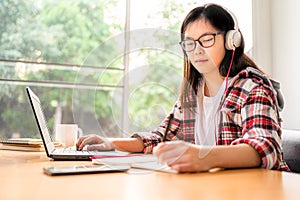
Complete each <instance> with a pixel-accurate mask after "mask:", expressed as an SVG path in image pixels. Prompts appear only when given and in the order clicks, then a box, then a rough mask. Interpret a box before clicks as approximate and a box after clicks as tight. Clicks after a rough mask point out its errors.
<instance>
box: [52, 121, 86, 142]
mask: <svg viewBox="0 0 300 200" xmlns="http://www.w3.org/2000/svg"><path fill="white" fill-rule="evenodd" d="M81 136H82V130H81V128H79V127H78V125H77V124H58V125H57V126H56V127H55V140H56V141H58V142H60V143H61V144H62V145H63V146H64V147H72V146H75V145H76V141H77V139H78V137H81Z"/></svg>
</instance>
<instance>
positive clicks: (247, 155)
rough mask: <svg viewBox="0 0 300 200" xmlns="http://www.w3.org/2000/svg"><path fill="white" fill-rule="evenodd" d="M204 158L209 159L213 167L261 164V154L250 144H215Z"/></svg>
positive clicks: (242, 166) (257, 165) (243, 166)
mask: <svg viewBox="0 0 300 200" xmlns="http://www.w3.org/2000/svg"><path fill="white" fill-rule="evenodd" d="M203 159H208V162H210V163H211V166H212V168H216V167H221V168H246V167H259V166H260V165H261V159H260V156H259V154H258V153H257V151H256V150H255V149H254V148H252V147H251V146H250V145H248V144H238V145H230V146H222V145H220V146H215V147H213V148H212V149H211V151H210V152H209V153H208V156H207V157H206V158H203Z"/></svg>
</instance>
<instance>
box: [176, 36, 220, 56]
mask: <svg viewBox="0 0 300 200" xmlns="http://www.w3.org/2000/svg"><path fill="white" fill-rule="evenodd" d="M224 33H225V31H219V32H217V33H208V34H204V35H201V36H200V37H199V38H198V39H197V40H193V39H187V40H182V41H180V42H179V44H180V46H181V48H182V49H183V50H184V51H185V52H191V51H194V50H195V49H196V46H197V43H196V42H198V43H199V44H200V46H201V47H203V48H209V47H212V46H214V45H215V43H216V36H217V35H221V34H224ZM208 35H211V36H213V39H214V42H213V43H212V44H211V45H209V46H203V44H202V42H201V41H200V39H201V38H202V37H205V36H208ZM186 41H193V42H194V47H193V48H192V49H191V50H188V51H187V50H186V49H185V48H184V45H183V43H184V42H186Z"/></svg>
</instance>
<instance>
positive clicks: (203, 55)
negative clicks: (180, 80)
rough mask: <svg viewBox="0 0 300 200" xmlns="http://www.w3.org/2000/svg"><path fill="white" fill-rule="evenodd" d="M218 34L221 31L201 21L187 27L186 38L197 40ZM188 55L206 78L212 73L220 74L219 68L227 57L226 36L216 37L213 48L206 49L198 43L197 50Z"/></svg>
mask: <svg viewBox="0 0 300 200" xmlns="http://www.w3.org/2000/svg"><path fill="white" fill-rule="evenodd" d="M218 32H219V30H216V29H215V28H214V27H213V26H212V25H211V24H210V23H209V22H208V21H205V19H200V20H197V21H195V22H192V23H190V24H189V25H188V26H187V28H186V31H185V34H184V36H185V38H186V39H187V38H188V39H193V40H197V39H199V38H200V37H201V36H203V35H206V34H214V33H218ZM186 53H187V56H188V59H189V60H190V62H191V63H192V64H193V66H194V67H195V68H196V69H197V70H198V71H199V72H200V73H201V74H203V75H204V76H206V75H208V74H211V73H218V74H219V67H220V64H221V62H222V60H223V58H224V56H225V47H224V34H219V35H216V36H215V43H214V45H213V46H211V47H208V48H204V47H202V46H200V44H199V42H196V48H195V49H194V50H192V51H190V52H186Z"/></svg>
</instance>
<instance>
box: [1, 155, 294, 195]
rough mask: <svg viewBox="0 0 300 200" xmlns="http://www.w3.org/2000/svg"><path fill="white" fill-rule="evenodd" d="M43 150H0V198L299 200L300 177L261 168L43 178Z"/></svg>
mask: <svg viewBox="0 0 300 200" xmlns="http://www.w3.org/2000/svg"><path fill="white" fill-rule="evenodd" d="M75 164H87V165H91V162H89V161H52V160H50V159H49V158H47V157H46V155H45V152H18V151H6V150H1V151H0V180H1V186H0V199H1V200H2V199H3V200H6V199H8V200H11V199H22V200H23V199H25V200H26V199H43V200H45V199H53V200H54V199H55V200H56V199H72V200H74V199H110V200H111V199H118V200H119V199H130V200H134V199H138V200H139V199H151V200H153V199H163V200H168V199H170V200H171V199H172V200H175V199H187V200H191V199H209V200H211V199H222V200H226V199H230V200H234V199H238V200H245V199H246V200H247V199H255V200H258V199H272V200H277V199H299V198H300V189H298V188H299V183H300V175H299V174H295V173H287V172H279V171H274V170H265V169H239V170H223V171H217V172H213V173H212V172H206V173H185V174H169V173H164V172H153V171H146V170H135V169H132V170H129V171H128V172H118V173H105V174H81V175H68V176H47V175H45V174H44V173H43V170H42V168H43V167H44V166H46V165H52V166H69V165H75Z"/></svg>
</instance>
